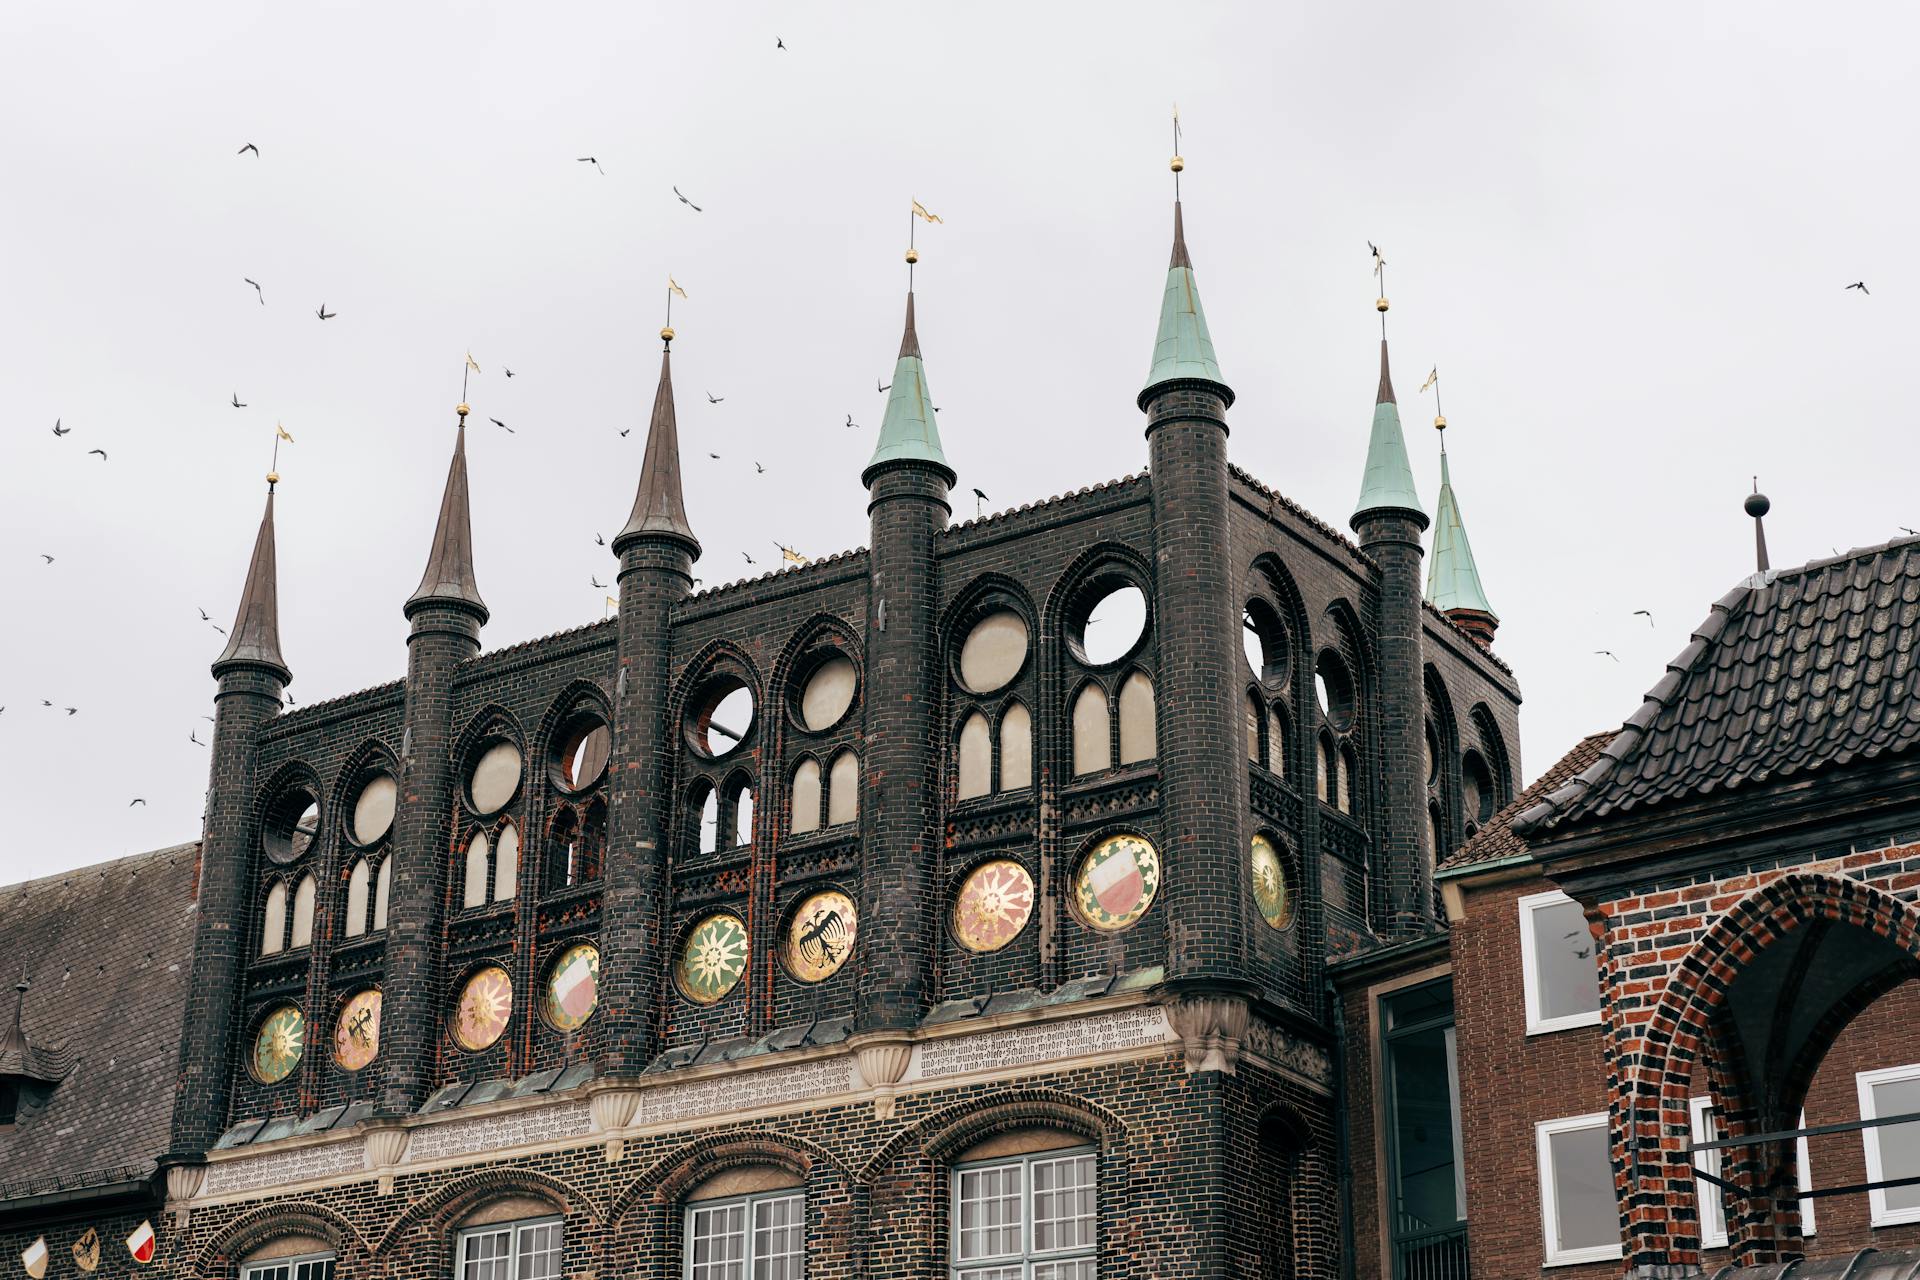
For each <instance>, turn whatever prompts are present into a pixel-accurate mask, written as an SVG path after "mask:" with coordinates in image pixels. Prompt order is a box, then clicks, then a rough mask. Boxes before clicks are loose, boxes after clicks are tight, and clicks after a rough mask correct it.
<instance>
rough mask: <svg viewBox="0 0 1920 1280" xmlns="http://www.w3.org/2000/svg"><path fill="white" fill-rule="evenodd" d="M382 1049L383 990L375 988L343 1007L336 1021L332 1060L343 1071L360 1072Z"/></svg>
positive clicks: (349, 1001) (361, 993) (362, 993)
mask: <svg viewBox="0 0 1920 1280" xmlns="http://www.w3.org/2000/svg"><path fill="white" fill-rule="evenodd" d="M379 1052H380V992H379V991H378V990H375V989H373V988H371V987H370V988H368V989H367V990H365V991H362V992H360V993H359V994H357V995H355V996H354V997H353V998H352V999H351V1000H348V1001H347V1002H346V1003H345V1004H344V1005H342V1006H340V1016H339V1018H338V1019H336V1020H335V1021H334V1024H333V1060H334V1061H335V1062H336V1063H338V1064H339V1066H340V1069H341V1070H342V1071H358V1070H360V1068H362V1067H364V1066H366V1065H367V1064H368V1063H369V1062H372V1061H373V1059H374V1056H375V1055H376V1054H378V1053H379Z"/></svg>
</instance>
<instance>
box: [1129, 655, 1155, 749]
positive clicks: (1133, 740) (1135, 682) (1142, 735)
mask: <svg viewBox="0 0 1920 1280" xmlns="http://www.w3.org/2000/svg"><path fill="white" fill-rule="evenodd" d="M1158 739H1159V731H1158V728H1157V726H1156V724H1155V722H1154V706H1153V681H1152V680H1150V679H1148V678H1147V673H1146V672H1144V671H1136V672H1134V673H1133V674H1132V675H1130V676H1128V677H1127V678H1126V679H1125V680H1124V681H1122V682H1121V684H1120V763H1121V764H1134V763H1136V762H1138V761H1141V760H1151V759H1153V758H1154V756H1156V755H1158V754H1159V741H1158Z"/></svg>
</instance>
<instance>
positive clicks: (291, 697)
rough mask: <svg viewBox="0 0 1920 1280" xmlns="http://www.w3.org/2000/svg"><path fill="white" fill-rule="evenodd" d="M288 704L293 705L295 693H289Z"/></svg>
mask: <svg viewBox="0 0 1920 1280" xmlns="http://www.w3.org/2000/svg"><path fill="white" fill-rule="evenodd" d="M287 705H288V706H292V705H293V695H292V694H288V695H287Z"/></svg>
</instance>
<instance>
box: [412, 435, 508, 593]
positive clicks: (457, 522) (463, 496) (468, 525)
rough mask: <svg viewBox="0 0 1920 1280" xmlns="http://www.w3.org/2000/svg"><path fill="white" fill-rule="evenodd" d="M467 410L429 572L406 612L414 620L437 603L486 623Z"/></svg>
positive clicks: (456, 442)
mask: <svg viewBox="0 0 1920 1280" xmlns="http://www.w3.org/2000/svg"><path fill="white" fill-rule="evenodd" d="M466 410H467V407H466V406H465V405H461V406H460V434H459V435H458V436H457V437H456V438H455V440H454V445H453V463H452V465H450V466H449V467H448V468H447V489H446V492H445V494H443V495H442V496H441V498H440V522H439V524H437V525H435V526H434V530H433V552H432V554H430V555H429V556H428V557H427V571H426V572H425V573H423V574H421V575H420V585H419V586H418V587H416V588H415V589H414V592H413V594H412V595H411V596H409V597H407V603H406V606H405V608H404V610H403V612H405V614H406V615H407V617H409V618H411V617H412V616H413V615H414V613H415V611H416V610H419V609H421V608H423V607H425V606H426V605H428V604H431V603H434V602H442V603H446V604H452V605H456V606H458V607H460V608H462V609H465V610H467V611H468V612H470V613H472V614H473V615H474V616H475V617H477V618H479V619H480V621H481V622H483V623H484V622H485V621H486V620H487V602H486V601H484V600H482V599H481V598H480V588H479V586H478V585H477V584H476V583H475V582H474V580H473V521H472V519H471V518H470V517H469V515H468V511H467V412H466Z"/></svg>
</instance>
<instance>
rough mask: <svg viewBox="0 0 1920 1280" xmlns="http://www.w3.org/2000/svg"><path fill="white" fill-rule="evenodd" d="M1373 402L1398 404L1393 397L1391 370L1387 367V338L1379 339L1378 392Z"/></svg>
mask: <svg viewBox="0 0 1920 1280" xmlns="http://www.w3.org/2000/svg"><path fill="white" fill-rule="evenodd" d="M1373 402H1374V403H1375V404H1396V405H1397V404H1399V403H1400V402H1399V401H1398V400H1395V399H1394V398H1393V372H1392V371H1391V370H1390V369H1389V368H1388V367H1387V340H1386V339H1385V338H1382V339H1380V393H1379V394H1378V395H1377V396H1375V397H1374V400H1373Z"/></svg>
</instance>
